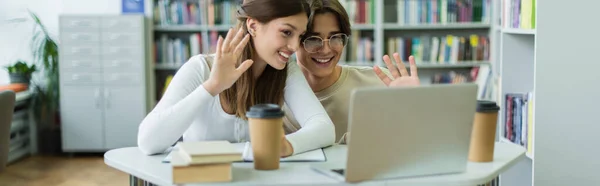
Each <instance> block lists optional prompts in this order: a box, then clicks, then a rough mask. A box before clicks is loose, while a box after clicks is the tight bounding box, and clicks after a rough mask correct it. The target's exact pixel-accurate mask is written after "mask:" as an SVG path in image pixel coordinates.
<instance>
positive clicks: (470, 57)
mask: <svg viewBox="0 0 600 186" xmlns="http://www.w3.org/2000/svg"><path fill="white" fill-rule="evenodd" d="M386 46H387V53H388V54H390V55H391V54H393V53H394V52H398V51H399V52H400V57H401V59H402V60H403V61H407V60H408V56H410V55H412V56H414V57H415V61H416V62H423V61H426V62H433V63H439V64H457V63H460V62H462V61H487V60H489V57H490V55H489V54H490V44H489V38H488V37H487V36H480V35H470V36H469V37H464V36H455V35H446V36H440V37H437V36H429V35H423V36H420V37H412V38H410V37H389V38H388V39H387V41H386Z"/></svg>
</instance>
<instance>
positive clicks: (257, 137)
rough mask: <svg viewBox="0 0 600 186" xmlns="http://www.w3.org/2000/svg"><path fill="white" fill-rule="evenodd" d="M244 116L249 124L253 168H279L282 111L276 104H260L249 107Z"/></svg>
mask: <svg viewBox="0 0 600 186" xmlns="http://www.w3.org/2000/svg"><path fill="white" fill-rule="evenodd" d="M246 116H247V117H248V121H249V125H250V144H251V145H252V155H253V156H254V169H256V170H276V169H279V158H280V153H281V141H282V140H281V138H282V136H283V111H282V110H281V108H279V106H278V105H274V104H261V105H255V106H253V107H252V108H250V111H249V112H248V113H247V114H246Z"/></svg>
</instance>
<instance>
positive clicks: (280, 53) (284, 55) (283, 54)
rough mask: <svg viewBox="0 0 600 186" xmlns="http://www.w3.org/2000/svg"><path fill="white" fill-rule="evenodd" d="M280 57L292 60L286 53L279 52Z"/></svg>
mask: <svg viewBox="0 0 600 186" xmlns="http://www.w3.org/2000/svg"><path fill="white" fill-rule="evenodd" d="M279 55H281V56H283V57H285V58H290V55H287V54H286V53H283V52H279Z"/></svg>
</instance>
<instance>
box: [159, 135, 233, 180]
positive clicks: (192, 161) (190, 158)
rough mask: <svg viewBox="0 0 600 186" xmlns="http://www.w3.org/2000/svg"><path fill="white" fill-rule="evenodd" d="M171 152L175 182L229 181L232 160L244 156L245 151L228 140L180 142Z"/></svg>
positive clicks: (230, 178)
mask: <svg viewBox="0 0 600 186" xmlns="http://www.w3.org/2000/svg"><path fill="white" fill-rule="evenodd" d="M177 146H178V149H179V150H178V153H171V154H172V155H171V156H172V157H171V165H172V166H173V183H175V184H182V183H198V182H229V181H231V180H232V163H233V162H235V161H241V160H242V152H240V151H239V150H237V149H236V148H235V146H234V145H233V144H231V143H229V142H228V141H198V142H179V143H178V144H177Z"/></svg>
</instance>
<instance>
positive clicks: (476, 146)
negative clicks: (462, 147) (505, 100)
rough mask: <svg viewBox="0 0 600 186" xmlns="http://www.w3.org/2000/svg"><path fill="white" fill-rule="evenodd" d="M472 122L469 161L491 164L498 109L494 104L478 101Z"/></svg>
mask: <svg viewBox="0 0 600 186" xmlns="http://www.w3.org/2000/svg"><path fill="white" fill-rule="evenodd" d="M477 104H478V105H477V112H476V113H475V118H474V120H473V129H472V132H471V144H470V147H469V161H472V162H491V161H493V160H494V144H495V137H496V123H497V120H498V110H499V107H498V106H497V105H496V103H495V102H491V101H478V102H477Z"/></svg>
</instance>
